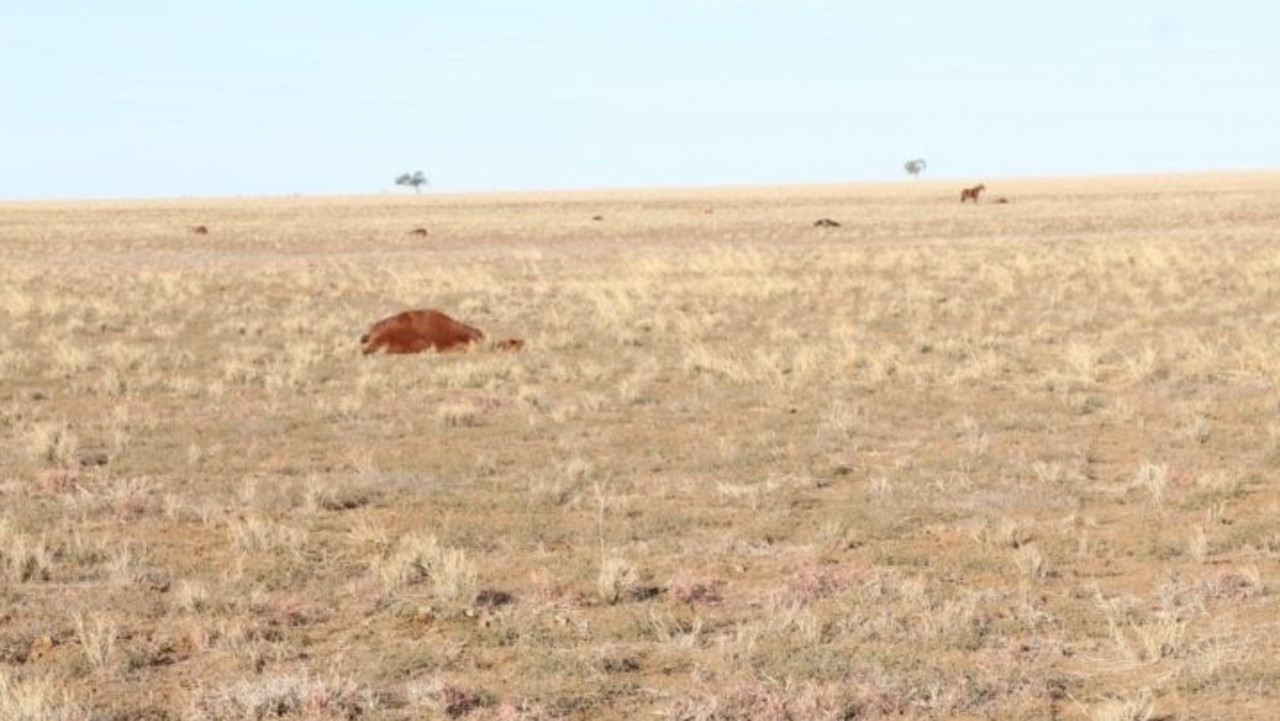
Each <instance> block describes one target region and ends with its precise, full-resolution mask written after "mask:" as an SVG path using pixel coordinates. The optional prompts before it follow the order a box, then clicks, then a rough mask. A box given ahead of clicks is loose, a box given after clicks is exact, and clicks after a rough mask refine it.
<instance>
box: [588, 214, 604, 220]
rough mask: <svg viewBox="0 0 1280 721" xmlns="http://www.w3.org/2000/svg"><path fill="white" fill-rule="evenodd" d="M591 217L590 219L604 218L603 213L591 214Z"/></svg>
mask: <svg viewBox="0 0 1280 721" xmlns="http://www.w3.org/2000/svg"><path fill="white" fill-rule="evenodd" d="M591 219H592V220H604V216H603V215H593V216H591Z"/></svg>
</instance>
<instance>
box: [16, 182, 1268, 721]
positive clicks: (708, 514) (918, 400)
mask: <svg viewBox="0 0 1280 721" xmlns="http://www.w3.org/2000/svg"><path fill="white" fill-rule="evenodd" d="M987 184H988V186H989V187H990V190H989V195H988V196H987V197H986V198H984V201H983V202H982V203H981V204H980V205H977V206H974V205H972V204H970V205H966V206H962V205H960V204H959V202H958V196H957V192H958V188H959V184H941V183H931V182H918V183H917V182H907V181H904V182H902V183H897V184H893V185H880V186H843V187H815V188H780V189H754V190H723V191H721V190H704V191H665V192H657V191H655V192H617V193H609V192H599V193H577V194H547V195H524V196H514V195H511V196H468V197H449V196H439V195H436V196H423V197H411V196H396V197H391V196H388V197H376V198H332V199H276V200H259V199H245V200H225V201H223V200H219V201H213V200H208V201H206V200H175V201H156V202H99V203H90V202H84V203H24V204H15V203H8V204H3V205H0V718H4V719H11V720H15V721H24V720H35V719H41V720H43V719H65V720H68V721H79V720H81V719H98V720H107V719H110V720H119V721H124V720H126V719H149V720H151V721H159V720H162V719H175V720H177V719H181V720H184V721H186V720H190V721H203V720H206V719H207V720H213V719H232V720H247V719H262V718H285V719H295V718H296V719H360V720H366V719H418V718H449V717H452V718H467V719H477V720H480V719H560V718H564V719H596V718H615V719H620V718H656V719H666V720H669V721H676V720H688V721H694V720H706V721H709V720H712V719H878V718H895V719H943V718H946V719H996V718H998V719H1088V720H1091V721H1143V720H1147V719H1187V720H1190V719H1204V718H1215V719H1274V718H1276V717H1277V715H1280V691H1278V690H1277V689H1280V665H1277V662H1276V659H1277V658H1278V657H1280V594H1278V593H1277V583H1278V582H1280V415H1278V414H1280V388H1278V387H1277V380H1278V379H1280V175H1277V174H1266V173H1259V174H1233V175H1225V174H1224V175H1203V176H1187V177H1151V178H1112V179H1081V180H1057V181H1051V180H1044V181H1017V182H1014V181H1006V182H1003V183H1002V182H991V181H988V183H987ZM996 196H1007V197H1009V198H1010V201H1011V202H1010V203H1009V204H1008V205H996V204H993V203H991V202H990V200H991V199H993V198H994V197H996ZM596 215H599V216H601V218H600V219H599V220H593V216H596ZM822 217H829V218H833V219H836V220H838V221H839V222H841V223H842V225H841V226H840V227H837V228H815V227H813V222H814V221H815V220H817V219H818V218H822ZM201 224H203V225H207V226H208V228H209V233H208V234H207V235H197V234H195V233H192V232H191V231H190V228H192V227H194V226H196V225H201ZM418 226H421V227H424V228H427V229H429V233H430V234H429V236H427V237H425V238H424V237H420V236H416V235H412V234H410V232H409V231H410V230H411V229H412V228H414V227H418ZM409 307H434V308H439V309H441V310H444V311H446V312H448V313H450V314H452V315H454V316H455V317H457V318H459V319H461V320H465V321H467V322H469V323H472V324H475V325H478V326H479V327H481V328H483V329H485V330H486V332H488V333H489V334H490V335H491V336H493V337H507V336H522V337H524V338H526V339H527V341H528V346H527V347H526V350H525V351H524V352H523V353H520V354H500V353H489V352H472V353H463V354H453V355H423V356H404V357H392V356H376V357H362V356H361V355H360V354H359V352H358V343H357V338H358V337H359V335H360V334H361V332H362V331H364V330H365V328H366V327H367V326H368V324H369V323H370V322H372V321H373V320H375V319H377V318H379V317H382V316H384V315H387V314H389V313H392V312H395V311H399V310H402V309H404V308H409Z"/></svg>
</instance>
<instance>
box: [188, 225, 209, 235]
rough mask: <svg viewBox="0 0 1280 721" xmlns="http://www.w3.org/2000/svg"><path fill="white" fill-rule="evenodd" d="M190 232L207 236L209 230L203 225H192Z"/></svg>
mask: <svg viewBox="0 0 1280 721" xmlns="http://www.w3.org/2000/svg"><path fill="white" fill-rule="evenodd" d="M191 232H192V233H195V234H196V235H208V234H209V229H208V228H207V227H206V226H203V225H194V226H192V227H191Z"/></svg>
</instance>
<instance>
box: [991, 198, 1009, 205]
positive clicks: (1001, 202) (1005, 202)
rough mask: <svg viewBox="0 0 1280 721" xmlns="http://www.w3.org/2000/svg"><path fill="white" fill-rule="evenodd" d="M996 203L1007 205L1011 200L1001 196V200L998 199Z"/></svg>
mask: <svg viewBox="0 0 1280 721" xmlns="http://www.w3.org/2000/svg"><path fill="white" fill-rule="evenodd" d="M994 202H995V203H996V205H1005V204H1007V203H1008V202H1009V199H1008V198H1006V197H1004V196H1000V197H999V198H996V199H995V201H994Z"/></svg>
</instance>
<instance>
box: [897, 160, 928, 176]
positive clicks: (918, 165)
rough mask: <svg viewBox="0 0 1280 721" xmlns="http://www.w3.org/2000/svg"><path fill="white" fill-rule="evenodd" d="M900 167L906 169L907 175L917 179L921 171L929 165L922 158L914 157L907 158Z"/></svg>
mask: <svg viewBox="0 0 1280 721" xmlns="http://www.w3.org/2000/svg"><path fill="white" fill-rule="evenodd" d="M902 167H903V168H905V169H906V171H907V174H908V175H910V176H911V177H913V178H915V179H916V180H919V179H920V173H921V171H923V170H924V169H925V168H927V167H929V164H928V163H926V162H925V160H924V158H915V159H913V160H908V161H907V162H906V163H905V164H904V165H903V166H902Z"/></svg>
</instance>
